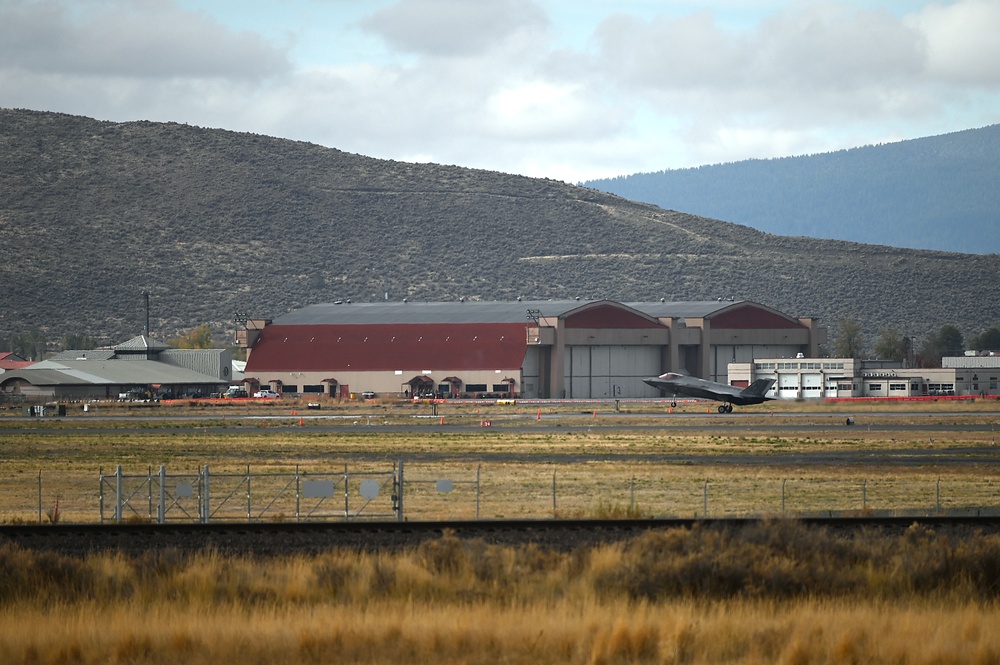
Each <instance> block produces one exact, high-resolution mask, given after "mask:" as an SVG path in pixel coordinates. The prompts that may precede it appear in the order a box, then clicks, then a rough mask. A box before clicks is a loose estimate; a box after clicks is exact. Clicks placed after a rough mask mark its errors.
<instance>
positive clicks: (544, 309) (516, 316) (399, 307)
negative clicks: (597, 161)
mask: <svg viewBox="0 0 1000 665" xmlns="http://www.w3.org/2000/svg"><path fill="white" fill-rule="evenodd" d="M600 302H606V303H609V304H612V305H624V306H626V307H631V308H633V309H636V310H638V311H640V312H642V313H644V314H646V315H648V316H653V317H656V318H677V317H705V316H709V315H711V314H712V313H714V312H717V311H719V310H722V309H725V308H727V307H730V306H732V305H734V304H735V303H734V302H733V301H728V300H721V301H716V300H710V301H695V302H639V303H616V302H613V301H602V300H510V301H497V302H483V301H478V300H467V301H464V302H463V301H459V302H375V303H322V304H316V305H309V306H307V307H303V308H302V309H297V310H294V311H292V312H289V313H287V314H284V315H282V316H279V317H278V318H276V319H275V320H274V325H330V324H333V325H372V324H387V323H524V322H526V321H528V310H533V311H538V312H539V314H540V316H545V317H555V316H565V315H566V314H568V313H570V312H572V311H573V310H576V309H579V308H581V307H585V306H587V305H590V304H595V303H600Z"/></svg>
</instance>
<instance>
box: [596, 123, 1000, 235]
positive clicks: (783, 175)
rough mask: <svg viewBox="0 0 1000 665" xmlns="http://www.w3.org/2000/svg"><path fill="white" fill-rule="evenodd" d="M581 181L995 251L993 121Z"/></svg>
mask: <svg viewBox="0 0 1000 665" xmlns="http://www.w3.org/2000/svg"><path fill="white" fill-rule="evenodd" d="M581 184H583V185H585V186H587V187H593V188H595V189H599V190H601V191H605V192H611V193H613V194H618V195H619V196H624V197H625V198H628V199H632V200H634V201H643V202H646V203H652V204H654V205H658V206H660V207H662V208H666V209H668V210H683V211H684V212H688V213H691V214H695V215H703V216H705V217H713V218H716V219H724V220H726V221H727V222H734V223H736V224H745V225H747V226H750V227H752V228H755V229H757V230H759V231H765V232H767V233H774V234H778V235H787V236H808V237H811V238H832V239H836V240H849V241H853V242H863V243H871V244H876V245H888V246H891V247H910V248H919V249H936V250H943V251H949V252H966V253H973V254H987V253H998V252H1000V125H991V126H989V127H984V128H982V129H970V130H967V131H962V132H955V133H953V134H945V135H943V136H932V137H929V138H921V139H915V140H912V141H902V142H899V143H887V144H883V145H874V146H866V147H863V148H855V149H853V150H841V151H838V152H831V153H824V154H819V155H809V156H804V157H785V158H782V159H764V160H760V159H754V160H748V161H743V162H735V163H731V164H717V165H714V166H702V167H700V168H694V169H679V170H670V171H659V172H656V173H637V174H635V175H626V176H621V177H618V178H609V179H605V180H591V181H588V182H584V183H581Z"/></svg>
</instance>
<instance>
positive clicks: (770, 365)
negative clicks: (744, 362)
mask: <svg viewBox="0 0 1000 665" xmlns="http://www.w3.org/2000/svg"><path fill="white" fill-rule="evenodd" d="M754 369H774V363H754Z"/></svg>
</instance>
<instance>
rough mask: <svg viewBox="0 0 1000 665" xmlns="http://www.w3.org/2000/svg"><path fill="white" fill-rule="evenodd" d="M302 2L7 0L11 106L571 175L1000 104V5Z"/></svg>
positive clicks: (948, 116)
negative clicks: (569, 28) (183, 124)
mask: <svg viewBox="0 0 1000 665" xmlns="http://www.w3.org/2000/svg"><path fill="white" fill-rule="evenodd" d="M286 2H288V3H290V5H291V9H290V10H289V11H288V12H285V11H278V10H276V9H275V8H274V6H272V5H270V4H268V3H265V2H255V1H254V0H212V1H211V2H207V1H206V2H201V0H135V1H134V2H132V1H128V0H88V2H86V3H81V2H77V1H71V0H0V106H6V107H12V106H13V107H25V108H35V109H42V110H53V111H61V112H67V113H80V114H84V115H90V116H93V117H97V118H102V119H111V120H135V119H149V120H158V121H176V122H187V123H191V124H198V125H203V126H209V127H223V128H226V129H233V130H238V131H252V132H258V133H263V134H270V135H274V136H281V137H287V138H293V139H298V140H306V141H312V142H315V143H320V144H323V145H328V146H331V147H336V148H339V149H342V150H347V151H350V152H358V153H361V154H365V155H371V156H375V157H384V158H393V159H419V160H421V161H435V162H442V163H450V164H460V165H465V166H475V167H482V168H489V169H495V170H503V171H509V172H517V173H525V174H530V175H544V176H551V177H559V178H563V179H567V180H577V179H586V178H590V177H602V176H609V175H615V174H623V173H630V172H635V171H649V170H658V169H662V168H672V167H677V166H695V165H698V164H704V163H711V162H718V161H733V160H736V159H744V158H749V157H770V156H780V155H787V154H798V153H803V152H818V151H822V150H830V149H837V148H840V147H849V146H851V145H858V144H860V143H865V142H874V141H881V140H886V139H889V138H906V137H916V136H923V135H930V134H933V133H942V132H944V131H953V130H956V129H962V128H965V127H971V126H980V125H982V124H988V123H989V122H996V121H997V118H996V117H995V113H996V111H997V109H998V107H1000V100H998V99H997V84H998V83H1000V69H998V68H996V67H995V66H994V63H996V62H1000V46H998V44H1000V41H998V40H996V39H995V38H994V35H995V34H997V33H998V32H1000V3H995V2H993V0H956V1H955V2H951V3H949V4H938V3H935V4H927V0H923V2H924V7H923V9H922V10H920V11H919V12H918V11H915V10H914V11H913V12H911V13H907V11H910V10H900V9H899V8H898V7H896V8H895V11H889V10H890V9H893V7H891V6H890V5H893V4H894V3H895V0H892V1H890V0H885V1H884V2H883V0H839V1H838V0H821V1H817V2H806V1H805V0H800V1H798V2H796V1H795V0H759V1H758V2H756V3H755V4H752V5H748V4H746V3H742V2H740V3H735V0H716V1H715V2H690V3H686V4H684V3H674V2H671V3H662V2H647V1H645V0H630V1H629V2H625V3H602V2H597V1H586V2H585V1H583V0H537V1H533V0H496V1H493V0H491V1H489V2H486V1H478V0H477V1H473V0H398V1H397V0H364V2H363V3H362V2H360V0H358V1H355V2H350V3H347V4H343V3H341V2H336V3H334V2H326V1H320V2H314V1H312V0H308V1H307V0H286ZM571 2H572V4H570V3H571ZM580 2H583V4H582V5H581V4H578V3H580ZM179 3H183V4H179ZM734 3H735V4H734ZM910 4H911V3H906V2H903V3H902V4H901V5H900V6H904V5H905V6H909V5H910ZM735 5H738V8H739V12H738V13H737V14H733V13H731V9H732V6H735ZM244 7H248V8H252V9H253V10H254V11H249V10H247V11H245V12H241V13H240V16H239V20H234V19H233V17H232V16H231V15H229V14H227V12H240V11H241V10H242V9H243V8H244ZM609 7H610V8H611V10H616V11H619V13H618V14H616V15H611V16H609V15H607V13H608V11H609V9H608V8H609ZM698 7H701V9H698ZM342 8H347V9H343V10H342ZM284 9H285V5H282V10H284ZM577 10H579V12H577ZM365 12H367V14H365ZM629 12H631V13H629ZM293 15H294V17H295V18H294V19H292V18H288V17H289V16H293ZM567 16H573V17H576V20H571V21H568V22H561V23H559V24H556V23H554V21H553V18H552V17H563V18H561V19H560V21H564V19H565V17H567ZM268 19H270V22H268ZM279 19H280V20H279ZM285 19H287V22H283V21H285ZM303 20H312V23H311V24H310V25H309V26H305V27H300V28H297V27H296V26H297V25H300V24H301V21H303ZM295 21H298V22H299V23H295ZM570 24H572V26H573V29H574V30H580V29H585V30H588V31H589V32H588V33H586V34H583V33H573V34H572V35H567V34H566V33H565V30H566V25H570ZM236 25H238V26H240V28H237V27H234V26H236ZM289 45H294V47H292V46H289ZM303 52H308V61H307V62H306V61H302V60H299V61H293V60H292V58H293V57H294V56H295V54H297V53H303ZM324 57H325V58H326V59H325V60H324ZM956 100H957V101H959V102H961V104H960V105H956V104H954V102H955V101H956ZM971 118H974V120H971Z"/></svg>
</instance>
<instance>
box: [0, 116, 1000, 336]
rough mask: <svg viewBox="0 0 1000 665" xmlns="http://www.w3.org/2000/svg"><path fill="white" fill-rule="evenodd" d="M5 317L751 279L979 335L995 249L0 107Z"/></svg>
mask: <svg viewBox="0 0 1000 665" xmlns="http://www.w3.org/2000/svg"><path fill="white" fill-rule="evenodd" d="M0 237H3V238H5V239H6V240H5V256H6V257H8V260H6V261H4V262H2V264H0V283H3V284H4V285H5V288H4V289H0V336H5V335H12V334H20V333H23V332H25V331H27V330H29V329H36V328H37V329H39V330H41V331H42V332H43V333H44V334H46V335H47V336H48V337H49V338H50V339H58V338H59V337H60V336H62V335H64V334H89V335H92V336H95V337H97V338H98V339H99V341H112V342H118V341H121V340H123V339H128V338H129V337H132V336H133V335H135V334H138V333H140V332H142V329H143V321H144V316H145V314H144V310H143V298H142V296H141V293H142V292H143V291H147V292H149V293H150V306H151V307H150V319H151V332H152V333H153V334H154V336H157V337H160V338H167V337H170V336H173V335H175V334H177V333H178V332H180V331H183V330H188V329H191V328H194V327H195V326H197V325H200V324H202V323H209V324H210V325H212V327H213V328H214V329H215V330H216V331H217V332H226V333H227V334H228V333H231V331H232V329H233V319H234V318H235V317H236V316H238V315H249V316H252V317H261V318H273V317H276V316H278V315H280V314H283V313H285V312H287V311H290V310H292V309H295V308H297V307H301V306H304V305H307V304H312V303H317V302H332V301H335V300H348V299H352V300H354V301H359V302H362V301H374V300H383V299H386V298H388V299H389V300H396V301H400V300H402V299H403V298H404V297H405V298H409V299H410V300H427V301H432V300H458V299H459V298H460V297H464V298H466V299H482V300H513V299H515V298H516V297H518V296H521V297H523V298H525V299H548V298H555V299H561V298H574V297H580V298H584V299H600V298H609V299H614V300H619V301H625V302H627V301H643V300H659V299H661V298H664V299H666V300H715V299H717V298H724V299H728V298H735V299H747V300H754V301H756V302H760V303H762V304H765V305H768V306H771V307H774V308H776V309H779V310H781V311H783V312H786V313H788V314H790V315H793V316H817V317H819V318H820V319H821V321H822V323H823V325H827V326H829V327H831V329H832V330H831V332H835V330H833V329H835V328H836V326H837V324H838V322H839V321H840V320H842V319H844V318H851V319H854V320H856V321H858V322H859V323H860V324H861V326H862V328H863V330H864V331H865V332H866V334H868V335H869V336H871V335H874V334H876V333H877V331H879V330H880V329H882V328H886V327H894V328H896V329H898V330H900V331H901V332H905V333H906V334H912V335H927V334H930V333H931V332H934V331H936V330H937V329H938V328H940V326H941V325H944V324H953V325H956V326H958V327H959V328H960V329H961V330H962V332H963V333H964V334H965V335H966V336H967V337H968V336H971V335H974V334H978V333H980V332H982V331H983V330H985V329H987V328H989V327H991V326H993V325H994V324H995V323H996V322H997V321H1000V295H998V294H997V293H996V291H997V290H996V289H995V288H991V284H992V282H991V280H990V279H984V276H986V277H991V276H992V277H995V276H996V275H1000V256H997V255H970V254H956V253H946V252H934V251H921V250H908V249H897V248H892V247H885V246H876V245H863V244H858V243H850V242H845V241H834V240H813V239H809V238H800V237H789V236H778V235H773V234H767V233H764V232H761V231H758V230H755V229H752V228H750V227H748V226H743V225H738V224H732V223H729V222H724V221H720V220H717V219H710V218H705V217H699V216H695V215H691V214H688V213H683V212H677V211H673V210H665V209H661V208H657V207H655V206H652V205H649V204H644V203H638V202H635V201H630V200H627V199H624V198H621V197H618V196H615V195H612V194H607V193H604V192H599V191H597V190H594V189H590V188H586V187H580V186H575V185H569V184H566V183H562V182H557V181H553V180H546V179H537V178H528V177H525V176H518V175H509V174H503V173H497V172H492V171H482V170H476V169H467V168H462V167H458V166H442V165H437V164H410V163H405V162H394V161H388V160H378V159H373V158H369V157H364V156H361V155H353V154H350V153H345V152H342V151H339V150H336V149H333V148H324V147H321V146H317V145H313V144H308V143H301V142H295V141H289V140H285V139H278V138H273V137H266V136H261V135H255V134H243V133H236V132H230V131H226V130H219V129H204V128H200V127H194V126H189V125H181V124H177V123H153V122H147V121H136V122H125V123H114V122H103V121H97V120H93V119H90V118H84V117H81V116H69V115H63V114H55V113H46V112H38V111H27V110H0Z"/></svg>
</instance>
